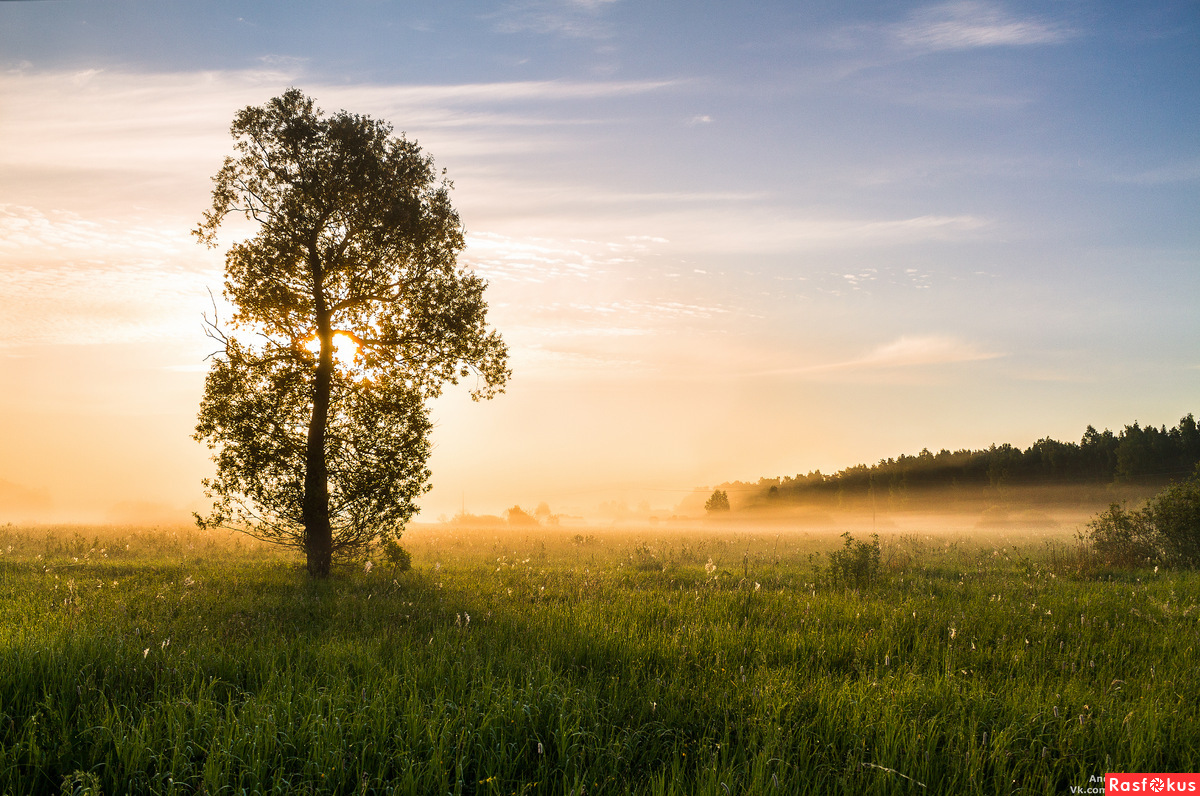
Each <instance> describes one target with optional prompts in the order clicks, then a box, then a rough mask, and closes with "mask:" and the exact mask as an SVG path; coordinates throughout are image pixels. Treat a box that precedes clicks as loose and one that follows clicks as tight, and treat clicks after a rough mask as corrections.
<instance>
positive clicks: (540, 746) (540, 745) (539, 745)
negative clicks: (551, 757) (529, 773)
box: [538, 741, 543, 755]
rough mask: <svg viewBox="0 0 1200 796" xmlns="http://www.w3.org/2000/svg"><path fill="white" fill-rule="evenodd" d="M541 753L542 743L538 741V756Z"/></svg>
mask: <svg viewBox="0 0 1200 796" xmlns="http://www.w3.org/2000/svg"><path fill="white" fill-rule="evenodd" d="M542 751H543V750H542V742H541V741H538V754H539V755H540V754H541V753H542Z"/></svg>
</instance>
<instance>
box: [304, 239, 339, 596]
mask: <svg viewBox="0 0 1200 796" xmlns="http://www.w3.org/2000/svg"><path fill="white" fill-rule="evenodd" d="M309 264H310V267H311V269H312V275H313V286H314V294H315V298H316V314H317V337H318V338H319V339H320V341H321V354H320V359H319V360H318V361H317V371H316V373H315V374H314V375H313V407H312V420H311V421H310V422H309V424H308V445H307V448H306V450H305V459H304V507H303V516H304V552H305V554H306V555H307V557H308V574H309V575H311V576H312V577H314V578H327V577H329V567H330V564H331V563H332V561H333V529H332V528H331V527H330V525H329V469H328V467H327V466H326V463H325V427H326V425H327V424H328V421H329V392H330V384H331V382H332V380H333V330H332V329H331V328H330V323H329V314H328V311H327V310H326V307H325V295H324V292H323V291H322V289H321V264H320V260H319V259H318V258H317V256H316V254H310V255H309Z"/></svg>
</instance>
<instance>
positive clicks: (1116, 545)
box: [1084, 503, 1160, 567]
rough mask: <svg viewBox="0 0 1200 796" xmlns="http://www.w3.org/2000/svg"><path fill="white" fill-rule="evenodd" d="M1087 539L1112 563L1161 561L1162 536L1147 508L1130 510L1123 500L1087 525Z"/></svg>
mask: <svg viewBox="0 0 1200 796" xmlns="http://www.w3.org/2000/svg"><path fill="white" fill-rule="evenodd" d="M1087 528H1088V531H1087V534H1086V535H1085V537H1084V539H1085V541H1087V542H1088V543H1090V545H1091V552H1092V554H1093V555H1094V556H1096V557H1097V558H1098V559H1100V561H1101V562H1103V563H1104V564H1107V565H1109V566H1116V567H1133V566H1141V565H1144V564H1150V563H1153V562H1155V561H1158V560H1159V558H1160V553H1159V539H1158V533H1157V531H1156V530H1155V528H1154V523H1153V521H1152V520H1151V518H1150V513H1149V511H1148V510H1147V509H1145V508H1143V509H1135V510H1133V511H1130V510H1128V509H1126V508H1125V507H1124V506H1122V505H1121V504H1119V503H1113V504H1112V505H1110V506H1109V507H1108V510H1107V511H1105V512H1103V513H1102V514H1098V515H1097V516H1096V518H1095V519H1093V520H1092V521H1091V522H1089V523H1088V524H1087Z"/></svg>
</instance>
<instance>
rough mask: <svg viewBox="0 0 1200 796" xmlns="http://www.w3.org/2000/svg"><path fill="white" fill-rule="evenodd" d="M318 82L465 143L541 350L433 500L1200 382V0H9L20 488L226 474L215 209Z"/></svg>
mask: <svg viewBox="0 0 1200 796" xmlns="http://www.w3.org/2000/svg"><path fill="white" fill-rule="evenodd" d="M292 86H294V87H297V88H300V89H301V90H303V91H304V92H305V93H307V94H309V95H310V96H312V97H314V98H315V100H316V101H317V104H318V105H319V106H320V107H322V108H323V109H325V110H326V111H329V112H333V111H337V110H340V109H347V110H350V111H353V112H356V113H364V114H368V115H371V116H373V117H376V118H381V119H385V120H387V121H389V122H390V123H391V124H392V125H393V126H394V128H395V130H396V131H397V133H401V132H402V133H403V134H405V135H406V136H407V137H408V138H410V139H413V140H416V141H417V142H418V143H419V144H420V145H421V146H422V148H423V149H424V150H425V151H426V152H428V153H430V154H431V155H432V156H433V157H434V159H435V160H436V163H437V165H438V166H439V167H441V168H444V169H445V170H446V173H447V176H448V177H449V178H450V179H451V180H452V181H453V183H454V186H455V187H454V191H453V201H454V203H455V206H456V208H457V209H458V211H459V213H460V215H461V217H462V219H463V222H464V225H465V227H466V230H467V244H468V245H467V248H466V249H465V250H464V252H463V253H462V255H461V258H460V261H461V262H462V263H463V264H465V265H467V266H469V267H471V268H472V269H474V270H475V271H476V272H477V273H479V274H480V275H482V276H483V277H484V278H485V279H486V280H487V281H488V283H489V287H488V291H487V298H488V301H489V306H490V313H489V318H490V320H491V322H492V323H493V324H494V326H495V327H496V328H497V329H498V330H499V331H500V332H501V334H502V335H503V336H504V338H505V340H506V341H507V343H508V345H509V348H510V365H511V367H512V370H513V378H512V380H511V382H510V384H509V387H508V390H507V392H506V393H505V394H504V395H502V396H500V397H498V398H496V399H495V400H492V401H490V402H480V403H473V402H472V401H470V399H469V398H468V396H467V392H466V389H465V388H457V389H451V390H449V391H448V393H447V394H446V395H445V396H443V397H442V398H440V399H438V401H437V402H435V403H434V404H433V405H432V407H431V410H432V413H433V416H434V419H435V423H436V426H435V430H434V432H433V442H434V453H433V456H432V459H431V461H430V467H431V469H432V471H433V478H432V482H431V483H432V487H433V488H432V491H431V492H430V493H429V494H428V495H426V496H425V497H423V498H422V500H421V505H422V514H421V519H426V520H431V519H437V518H439V517H442V516H449V515H453V514H454V513H456V512H458V511H460V510H462V509H464V508H465V509H466V510H467V511H469V512H472V513H485V512H488V513H496V512H500V511H502V510H504V509H505V508H507V507H509V506H512V505H514V504H521V505H523V506H525V507H526V508H529V509H532V507H533V506H534V505H536V504H537V503H539V502H542V501H546V502H548V503H549V505H550V507H551V509H552V510H554V511H556V512H563V513H567V514H572V515H578V516H596V515H597V507H598V506H599V505H600V504H602V503H605V502H609V501H617V502H626V503H628V504H629V505H630V506H634V505H638V504H642V505H646V506H649V507H650V509H651V510H653V511H656V512H670V511H672V510H674V508H675V507H676V506H677V504H679V503H680V501H681V500H683V499H684V498H685V497H687V496H688V495H689V494H690V493H691V492H692V491H693V490H694V489H696V488H703V487H711V486H712V485H715V484H717V483H721V482H725V481H731V480H734V479H740V480H749V481H754V480H757V479H758V478H760V477H774V476H780V475H794V474H797V473H806V472H809V471H811V470H814V469H821V470H822V471H824V472H831V471H836V470H838V469H840V468H843V467H847V466H851V465H854V464H857V463H860V462H874V461H878V460H879V459H881V458H886V457H890V456H896V455H899V454H901V453H910V454H911V453H915V452H917V451H919V450H920V449H921V448H924V447H929V448H931V449H933V450H938V449H940V448H950V449H960V448H975V447H985V446H987V445H988V444H990V443H1001V442H1010V443H1012V444H1016V445H1020V446H1022V447H1025V446H1028V445H1030V444H1032V443H1033V442H1034V441H1036V440H1037V439H1040V438H1043V437H1053V438H1055V439H1061V440H1075V441H1078V439H1079V438H1080V437H1081V436H1082V433H1083V431H1084V429H1085V427H1086V426H1087V425H1088V424H1093V425H1095V426H1097V427H1098V428H1105V427H1109V428H1113V429H1115V430H1119V429H1120V428H1121V427H1123V425H1124V424H1126V423H1132V422H1133V421H1135V420H1137V421H1139V422H1141V423H1142V424H1147V423H1149V424H1154V425H1163V424H1165V425H1167V426H1172V425H1174V424H1175V423H1177V422H1178V420H1179V418H1180V417H1182V416H1183V415H1185V414H1187V413H1189V412H1197V411H1200V313H1198V312H1197V306H1198V305H1200V6H1198V5H1197V4H1196V3H1195V2H1191V1H1190V0H1189V1H1186V2H1159V1H1158V0H1148V2H1142V3H1116V2H1094V1H1093V0H1089V1H1088V2H1083V1H1082V0H1079V1H1073V0H1056V1H1054V2H1038V3H1016V2H973V1H967V2H949V3H938V2H934V3H921V2H914V3H894V2H888V3H871V2H846V3H817V2H807V1H802V2H797V1H796V0H791V1H790V2H772V1H771V0H764V1H762V2H755V3H746V4H741V3H739V4H734V3H715V2H696V0H689V1H688V2H682V1H680V2H674V1H667V0H664V1H663V2H655V1H654V0H649V1H647V2H633V1H632V0H528V1H525V0H514V1H513V2H446V1H445V0H442V1H441V2H403V3H400V2H387V1H386V0H347V1H345V2H337V3H333V2H329V3H311V2H291V1H290V2H272V1H264V2H256V3H253V4H248V3H234V2H209V3H175V2H158V1H154V2H151V1H149V0H131V1H128V2H110V1H108V0H95V1H93V2H84V1H83V0H29V1H25V2H22V1H19V0H6V1H5V2H0V521H5V519H6V518H5V516H4V515H5V514H6V513H7V515H8V516H9V517H11V518H14V519H30V518H33V519H39V520H43V521H51V520H77V521H83V520H87V521H99V520H104V521H138V522H149V521H156V522H157V521H168V520H170V519H175V518H182V519H186V518H187V516H188V514H187V513H188V512H190V511H191V510H194V509H197V508H201V507H202V490H201V486H200V480H201V479H202V478H203V477H204V476H205V475H206V474H207V473H209V472H210V470H211V464H210V463H209V459H208V457H209V455H210V452H209V451H207V450H206V449H205V448H204V447H203V446H202V445H200V444H199V443H197V442H195V441H194V440H192V439H191V433H192V430H193V427H194V425H195V418H196V411H197V409H198V404H199V400H200V395H201V392H202V389H203V379H204V372H205V369H206V367H207V365H206V362H205V357H206V356H207V355H208V354H210V353H212V349H213V344H212V341H211V340H209V339H208V338H206V337H205V335H204V333H203V327H202V320H201V318H202V314H203V313H204V312H205V311H206V310H209V309H211V306H212V305H211V299H210V294H209V291H210V290H211V291H212V292H213V293H215V294H217V295H218V296H219V294H220V288H221V285H222V268H223V254H222V251H223V249H222V248H218V249H217V250H208V249H206V248H205V247H203V246H201V245H198V244H197V243H196V241H195V239H194V238H192V237H191V236H190V234H189V233H190V231H191V230H192V229H194V228H195V227H196V225H197V224H198V223H199V221H200V218H201V213H202V211H203V210H204V209H206V208H207V207H208V205H209V204H210V191H211V187H212V183H211V177H212V175H213V174H215V173H216V171H217V169H218V168H219V167H220V164H221V162H222V158H223V157H224V156H225V155H227V154H231V153H232V139H231V138H230V137H229V132H228V131H229V125H230V123H231V121H232V118H233V115H234V113H235V112H236V111H237V110H238V109H240V108H242V107H245V106H247V105H259V104H262V103H264V102H266V101H267V100H268V99H270V98H271V97H274V96H277V95H279V94H280V93H282V92H283V91H284V90H286V89H287V88H288V87H292ZM250 232H252V230H250V229H248V228H246V229H240V230H239V229H238V227H237V225H236V224H234V225H232V226H231V227H230V229H229V231H228V233H227V234H223V235H222V237H221V238H219V240H218V242H219V244H221V245H222V246H227V245H228V243H229V242H230V241H231V240H234V239H236V236H237V235H238V234H243V235H244V234H249V233H250Z"/></svg>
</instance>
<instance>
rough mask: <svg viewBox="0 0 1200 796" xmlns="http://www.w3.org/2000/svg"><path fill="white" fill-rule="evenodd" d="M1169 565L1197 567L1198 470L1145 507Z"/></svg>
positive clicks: (1199, 549)
mask: <svg viewBox="0 0 1200 796" xmlns="http://www.w3.org/2000/svg"><path fill="white" fill-rule="evenodd" d="M1146 513H1147V515H1148V516H1149V518H1150V522H1151V524H1152V525H1153V526H1154V529H1155V531H1156V532H1157V534H1158V537H1159V542H1160V544H1161V546H1162V548H1163V553H1164V556H1163V558H1164V560H1165V561H1166V563H1168V564H1173V565H1177V566H1183V567H1195V566H1200V469H1198V470H1197V472H1196V474H1195V475H1193V476H1192V477H1191V478H1190V479H1188V480H1187V481H1184V482H1182V483H1178V484H1172V485H1171V486H1169V487H1167V488H1166V489H1164V490H1163V491H1162V492H1159V493H1158V494H1157V495H1155V496H1154V499H1153V500H1152V501H1150V504H1149V506H1147V508H1146Z"/></svg>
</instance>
